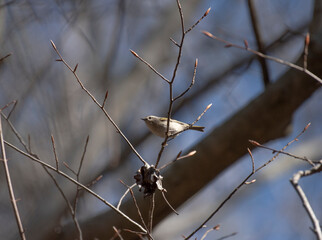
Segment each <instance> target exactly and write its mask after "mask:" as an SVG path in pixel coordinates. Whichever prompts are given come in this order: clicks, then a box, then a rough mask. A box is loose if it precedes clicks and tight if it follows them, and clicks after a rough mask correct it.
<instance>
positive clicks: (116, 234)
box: [113, 226, 124, 240]
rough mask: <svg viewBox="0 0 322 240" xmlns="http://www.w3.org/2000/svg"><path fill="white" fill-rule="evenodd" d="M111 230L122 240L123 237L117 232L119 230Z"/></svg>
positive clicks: (114, 228)
mask: <svg viewBox="0 0 322 240" xmlns="http://www.w3.org/2000/svg"><path fill="white" fill-rule="evenodd" d="M113 230H114V231H115V233H116V235H117V236H118V237H119V238H120V240H124V239H123V237H122V236H121V233H120V232H119V230H117V228H116V227H115V226H113Z"/></svg>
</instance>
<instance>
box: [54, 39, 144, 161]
mask: <svg viewBox="0 0 322 240" xmlns="http://www.w3.org/2000/svg"><path fill="white" fill-rule="evenodd" d="M50 42H51V45H52V47H53V48H54V50H55V52H56V53H57V55H58V56H59V59H58V61H59V62H62V63H63V64H64V65H65V66H66V67H67V68H68V69H69V71H71V72H72V73H73V75H74V77H75V78H76V80H77V82H78V84H79V85H80V87H81V88H82V89H83V91H84V92H86V94H87V95H88V96H89V97H90V98H91V99H92V100H93V102H94V103H95V104H96V105H97V106H98V107H99V108H100V109H101V110H102V111H103V113H104V115H105V116H106V117H107V119H108V120H109V121H110V122H111V123H112V125H113V126H114V127H115V129H116V130H117V132H118V133H119V134H120V135H121V136H122V138H123V139H124V140H125V141H126V143H127V144H128V145H129V147H130V148H131V149H132V151H133V152H134V154H135V155H136V156H137V157H138V158H139V159H140V160H141V162H142V163H144V164H145V165H148V163H147V162H146V161H145V160H144V159H143V158H142V157H141V155H140V154H139V153H138V152H137V151H136V149H135V148H134V147H133V145H132V144H131V142H130V141H129V140H128V139H127V138H126V136H125V135H124V133H123V132H122V131H121V129H120V128H119V127H118V126H117V124H116V123H115V122H114V120H113V119H112V118H111V116H110V115H109V114H108V113H107V111H106V110H105V108H103V105H101V104H100V103H99V102H98V101H97V100H96V98H95V97H94V96H93V95H92V94H91V93H90V92H89V91H88V90H87V88H85V86H84V84H83V83H82V82H81V80H80V79H79V77H78V75H77V74H76V72H74V70H73V69H72V68H71V67H70V66H69V64H68V63H67V62H66V61H65V60H64V59H63V57H62V55H61V54H60V53H59V51H58V49H57V47H56V45H55V44H54V42H53V41H52V40H50Z"/></svg>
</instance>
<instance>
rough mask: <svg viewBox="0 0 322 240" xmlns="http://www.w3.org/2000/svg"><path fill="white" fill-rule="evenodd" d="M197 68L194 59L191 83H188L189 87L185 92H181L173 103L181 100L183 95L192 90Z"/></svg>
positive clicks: (196, 62)
mask: <svg viewBox="0 0 322 240" xmlns="http://www.w3.org/2000/svg"><path fill="white" fill-rule="evenodd" d="M197 66H198V58H196V61H195V66H194V68H193V75H192V80H191V83H190V85H189V87H188V88H187V89H186V90H185V91H183V92H182V93H181V94H180V95H178V96H177V97H175V98H174V99H173V101H176V100H178V99H179V98H181V97H182V96H183V95H185V94H186V93H187V92H188V91H189V90H190V88H192V86H193V84H195V79H196V72H197Z"/></svg>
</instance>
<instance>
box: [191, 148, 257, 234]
mask: <svg viewBox="0 0 322 240" xmlns="http://www.w3.org/2000/svg"><path fill="white" fill-rule="evenodd" d="M247 150H248V153H250V157H251V160H252V171H251V173H250V174H249V175H248V176H247V177H246V178H245V179H244V180H243V181H242V182H241V183H240V184H239V185H238V186H237V187H236V188H235V189H234V190H233V191H232V192H231V193H230V194H229V195H228V197H227V198H226V199H225V200H224V201H223V202H221V204H220V205H219V206H218V207H217V208H216V210H214V211H213V212H212V213H211V214H210V215H209V217H208V218H207V219H206V220H205V221H204V222H203V223H202V224H200V226H199V227H198V228H197V229H196V230H194V231H193V232H192V233H191V234H190V235H189V236H188V237H186V238H185V240H187V239H190V238H191V237H192V236H193V235H194V234H195V233H196V232H198V231H199V230H200V229H201V228H202V227H203V226H204V225H205V224H206V223H207V222H208V221H209V220H210V219H211V218H212V217H213V216H214V215H215V214H216V213H217V212H218V211H219V210H220V209H221V208H222V207H223V206H224V205H225V204H226V202H228V200H229V199H230V198H231V197H232V196H233V195H234V194H235V193H236V192H237V191H238V190H239V189H240V188H241V187H242V186H243V185H244V184H245V183H246V182H247V180H248V179H249V178H250V177H251V176H253V174H254V173H255V166H254V159H253V155H252V154H251V151H250V150H249V149H247Z"/></svg>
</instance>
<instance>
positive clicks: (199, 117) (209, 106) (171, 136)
mask: <svg viewBox="0 0 322 240" xmlns="http://www.w3.org/2000/svg"><path fill="white" fill-rule="evenodd" d="M211 106H212V103H210V104H208V106H207V107H206V108H205V110H204V111H203V112H202V113H201V114H200V115H199V116H198V117H197V119H196V120H195V121H194V122H193V123H191V124H190V127H192V126H193V125H195V124H196V123H197V122H198V121H199V120H200V119H201V118H202V116H203V115H204V114H205V113H206V112H207V111H208V110H209V108H211ZM189 129H190V128H185V129H183V130H181V131H178V132H176V133H174V134H172V135H170V136H169V137H170V138H171V139H173V137H174V136H176V135H179V134H180V133H182V132H185V131H187V130H189Z"/></svg>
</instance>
